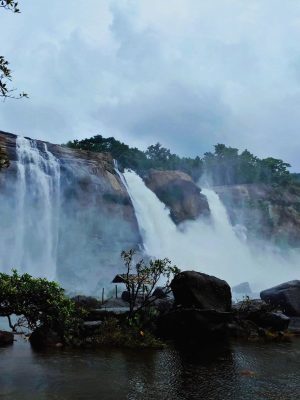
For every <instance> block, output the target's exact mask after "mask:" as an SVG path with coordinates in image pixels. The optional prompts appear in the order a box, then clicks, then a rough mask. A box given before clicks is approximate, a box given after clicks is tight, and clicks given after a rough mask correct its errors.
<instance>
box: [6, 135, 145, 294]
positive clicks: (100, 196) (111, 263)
mask: <svg viewBox="0 0 300 400" xmlns="http://www.w3.org/2000/svg"><path fill="white" fill-rule="evenodd" d="M36 144H37V147H38V148H39V149H40V151H44V148H45V143H44V142H41V141H36ZM0 147H2V148H3V149H4V150H5V151H6V153H7V154H8V156H9V160H10V166H9V168H7V169H3V170H2V171H1V173H0V195H1V196H2V198H1V201H2V202H3V204H7V205H8V204H10V203H11V204H13V203H15V205H16V203H17V201H18V199H14V193H16V191H17V190H18V186H19V181H18V179H19V178H18V168H17V154H16V136H15V135H12V134H6V133H4V132H0ZM47 148H48V150H49V151H50V152H51V153H52V154H53V155H54V156H55V157H56V158H57V159H58V160H59V165H60V199H59V232H58V235H59V239H58V249H57V266H58V267H57V268H58V269H57V273H58V277H59V279H60V281H61V282H62V284H63V285H64V287H66V288H78V289H82V290H83V291H91V288H93V290H98V289H99V290H100V288H102V286H105V285H106V284H107V283H108V282H109V281H110V280H111V278H112V277H113V275H114V273H115V272H120V271H122V263H121V259H120V253H121V251H122V250H127V249H129V248H136V247H137V246H139V245H140V244H141V239H140V234H139V229H138V225H137V221H136V218H135V213H134V209H133V206H132V203H131V200H130V197H129V195H128V193H127V190H126V188H125V187H124V185H123V183H122V182H121V180H120V178H119V176H118V175H117V173H116V172H115V170H114V165H113V160H112V158H111V156H110V155H109V154H105V153H103V154H101V153H92V152H88V151H82V150H71V149H69V148H67V147H63V146H59V145H54V144H50V143H47ZM15 197H17V196H15ZM35 207H36V205H35V204H34V197H33V198H32V204H28V202H27V204H26V210H25V212H26V213H27V214H28V213H29V214H30V213H31V214H32V215H35V214H34V213H35V210H34V208H35ZM0 208H1V206H0ZM13 208H14V207H13V206H11V207H10V208H9V210H7V209H8V207H7V209H6V210H5V214H6V215H8V214H10V213H11V215H10V218H11V221H13V223H15V224H18V221H15V219H16V215H15V214H14V210H13ZM3 212H4V211H3ZM0 219H1V211H0ZM2 219H3V218H2ZM7 219H8V217H7ZM36 224H39V221H36ZM0 226H1V221H0ZM32 229H33V230H34V229H35V228H34V226H33V227H32ZM25 240H26V239H25ZM44 240H46V238H44ZM28 246H30V244H28ZM28 246H26V247H27V248H28ZM0 248H1V246H0ZM11 251H13V249H12V250H11ZM1 257H3V255H1V254H0V258H1ZM0 261H1V260H0ZM0 265H1V262H0ZM11 267H12V266H11V265H9V266H7V268H11ZM16 267H18V266H16ZM18 268H19V267H18Z"/></svg>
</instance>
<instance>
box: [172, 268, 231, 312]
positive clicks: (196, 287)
mask: <svg viewBox="0 0 300 400" xmlns="http://www.w3.org/2000/svg"><path fill="white" fill-rule="evenodd" d="M171 289H172V291H173V294H174V298H175V303H176V304H177V305H181V306H182V307H185V308H189V307H195V308H197V309H199V310H215V311H220V312H229V311H230V310H231V290H230V286H229V285H228V283H227V282H225V281H223V280H222V279H219V278H216V277H215V276H211V275H206V274H203V273H201V272H195V271H184V272H181V273H180V274H178V275H176V276H175V278H174V279H173V281H172V282H171Z"/></svg>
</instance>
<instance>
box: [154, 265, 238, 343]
mask: <svg viewBox="0 0 300 400" xmlns="http://www.w3.org/2000/svg"><path fill="white" fill-rule="evenodd" d="M171 288H172V291H173V294H174V299H175V306H176V307H175V308H173V309H171V310H170V311H169V312H168V313H166V314H164V315H162V316H161V317H160V318H159V322H158V327H159V333H160V335H161V336H163V337H167V338H170V339H175V340H177V341H180V342H181V343H182V344H189V343H190V342H192V343H194V342H196V343H198V344H200V343H201V340H202V339H205V340H221V339H222V338H223V339H225V338H226V337H227V331H228V329H227V328H228V323H229V322H230V321H231V319H232V313H231V291H230V286H229V285H228V284H227V282H225V281H223V280H221V279H218V278H216V277H214V276H210V275H206V274H203V273H200V272H195V271H185V272H181V273H180V274H178V275H176V277H175V278H174V279H173V281H172V282H171Z"/></svg>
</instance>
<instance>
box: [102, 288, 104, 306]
mask: <svg viewBox="0 0 300 400" xmlns="http://www.w3.org/2000/svg"><path fill="white" fill-rule="evenodd" d="M103 303H104V288H103V289H102V304H103Z"/></svg>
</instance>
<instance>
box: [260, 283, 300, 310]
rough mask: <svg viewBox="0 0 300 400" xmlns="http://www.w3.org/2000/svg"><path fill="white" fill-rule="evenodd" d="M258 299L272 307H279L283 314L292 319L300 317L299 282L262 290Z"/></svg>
mask: <svg viewBox="0 0 300 400" xmlns="http://www.w3.org/2000/svg"><path fill="white" fill-rule="evenodd" d="M260 297H261V299H262V300H264V301H265V302H267V303H269V304H271V305H272V306H274V307H280V308H281V309H282V310H283V311H284V312H285V314H287V315H289V316H292V317H299V316H300V281H299V280H295V281H290V282H286V283H282V284H281V285H278V286H275V287H272V288H270V289H267V290H263V291H262V292H261V293H260Z"/></svg>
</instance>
